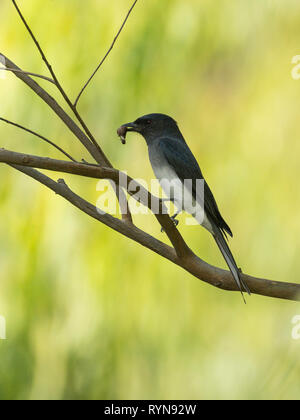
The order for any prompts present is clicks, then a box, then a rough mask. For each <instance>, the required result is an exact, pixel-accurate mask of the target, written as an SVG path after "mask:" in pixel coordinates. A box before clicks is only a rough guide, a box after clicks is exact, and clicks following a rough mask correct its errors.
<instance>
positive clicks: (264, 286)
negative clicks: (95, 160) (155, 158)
mask: <svg viewBox="0 0 300 420" xmlns="http://www.w3.org/2000/svg"><path fill="white" fill-rule="evenodd" d="M0 162H3V163H7V164H9V165H11V166H13V167H14V168H15V169H17V170H19V171H21V172H23V173H25V174H27V175H29V176H31V177H32V178H34V179H36V180H37V181H39V182H41V183H42V184H44V185H46V186H47V187H48V188H50V189H51V190H52V191H54V192H56V193H57V194H59V195H61V196H62V197H64V198H65V199H66V200H68V201H69V202H70V203H71V204H73V205H74V206H76V207H77V208H78V209H80V210H81V211H83V212H84V213H86V214H88V215H89V216H91V217H93V218H94V219H97V220H99V221H100V222H102V223H104V224H105V225H107V226H109V227H110V228H112V229H114V230H115V231H117V232H119V233H121V234H122V235H124V236H126V237H128V238H130V239H132V240H134V241H135V242H137V243H139V244H141V245H143V246H144V247H146V248H148V249H150V250H152V251H154V252H156V253H157V254H159V255H161V256H162V257H164V258H166V259H168V260H169V261H171V262H173V263H174V264H177V265H178V266H180V267H182V268H183V269H184V270H186V271H188V272H189V273H190V274H192V275H193V276H194V277H197V278H198V279H200V280H202V281H204V282H206V283H209V284H210V285H212V286H215V287H218V288H220V289H222V290H227V291H238V290H237V286H236V284H235V281H234V279H233V277H232V274H231V273H230V272H229V271H227V270H223V269H220V268H218V267H214V266H212V265H210V264H208V263H206V262H205V261H203V260H202V259H200V258H199V257H197V256H196V255H195V254H194V253H193V252H192V251H190V250H189V251H188V252H186V253H184V255H183V256H179V255H178V254H176V252H175V250H174V249H173V248H171V247H170V246H168V245H166V244H164V243H163V242H161V241H159V240H157V239H155V238H153V237H152V236H151V235H148V234H147V233H145V232H143V231H142V230H140V229H138V228H137V227H135V226H130V225H128V224H125V223H123V222H122V221H120V220H119V219H116V218H115V217H113V216H110V215H108V214H101V213H99V212H98V211H97V208H96V207H95V206H93V205H92V204H91V203H88V202H87V201H85V200H84V199H83V198H81V197H80V196H78V195H77V194H75V193H74V192H72V191H71V190H70V189H69V188H68V187H67V186H66V184H65V183H64V182H62V181H60V182H58V183H57V182H55V181H53V180H52V179H51V178H49V177H47V176H46V175H44V174H41V173H40V172H38V171H36V170H35V169H32V168H31V166H35V167H38V168H40V169H47V170H53V171H61V172H66V173H72V174H76V175H81V176H85V177H86V176H88V177H91V178H100V179H101V178H108V179H112V180H113V181H115V182H116V180H117V179H118V178H119V174H120V173H119V171H116V170H115V169H111V168H100V167H97V166H94V165H88V164H80V163H73V162H64V161H59V160H54V159H49V158H41V157H38V156H31V155H25V154H21V153H15V152H10V151H7V150H3V149H1V150H0ZM20 165H21V166H20ZM130 182H131V178H128V185H129V183H130ZM136 185H137V186H139V184H138V183H136ZM140 187H141V188H143V187H142V186H140ZM142 196H144V194H142ZM149 198H151V199H153V197H152V196H151V194H150V193H148V200H147V204H146V205H147V206H149ZM160 201H161V200H160ZM156 216H158V215H156ZM159 217H160V218H158V217H157V218H158V220H159V222H160V223H161V225H162V226H163V227H164V228H165V230H166V231H167V233H168V234H169V235H170V232H171V231H173V233H174V232H178V230H177V229H176V227H175V226H174V225H173V223H172V221H171V220H170V218H169V217H168V216H167V215H164V214H160V215H159ZM174 235H175V233H174ZM176 235H177V234H176ZM169 237H170V236H169ZM180 237H181V235H180V234H179V232H178V236H173V238H172V239H173V241H174V240H175V238H176V240H180ZM176 240H175V245H176ZM182 241H183V239H182ZM183 242H184V241H183ZM172 243H173V242H172ZM241 276H242V278H243V280H244V281H245V282H247V284H248V286H249V288H250V290H251V292H252V293H253V294H258V295H263V296H268V297H273V298H280V299H287V300H294V301H300V284H296V283H284V282H277V281H271V280H266V279H261V278H257V277H252V276H249V275H246V274H243V273H241Z"/></svg>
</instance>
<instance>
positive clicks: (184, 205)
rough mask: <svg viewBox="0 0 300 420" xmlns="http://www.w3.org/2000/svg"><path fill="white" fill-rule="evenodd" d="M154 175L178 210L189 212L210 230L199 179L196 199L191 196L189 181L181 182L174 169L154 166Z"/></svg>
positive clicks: (202, 187) (202, 188)
mask: <svg viewBox="0 0 300 420" xmlns="http://www.w3.org/2000/svg"><path fill="white" fill-rule="evenodd" d="M154 172H155V175H156V177H157V179H158V180H159V183H160V185H161V187H162V189H163V191H164V193H165V195H166V196H167V197H168V198H169V199H170V200H171V201H174V204H175V206H176V207H177V209H178V211H183V210H184V211H186V212H187V213H189V214H191V215H192V216H193V217H194V218H195V219H196V220H197V222H198V223H199V224H200V225H202V226H203V227H205V228H206V229H207V230H209V231H210V232H212V227H211V224H210V222H209V220H208V219H207V216H206V214H205V212H204V184H203V183H202V181H200V180H199V188H197V201H196V200H195V199H194V198H193V195H192V192H191V191H192V189H191V188H189V186H190V187H191V183H190V185H189V182H188V181H186V184H183V183H182V182H181V180H180V179H179V178H178V177H177V175H176V173H175V171H173V170H172V169H171V168H170V167H168V166H160V167H156V168H155V170H154Z"/></svg>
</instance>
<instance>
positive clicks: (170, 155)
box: [157, 138, 232, 236]
mask: <svg viewBox="0 0 300 420" xmlns="http://www.w3.org/2000/svg"><path fill="white" fill-rule="evenodd" d="M157 147H158V148H159V149H160V151H161V152H162V153H163V155H164V157H165V159H166V160H167V162H168V163H169V165H170V166H171V167H172V168H173V169H174V171H175V173H176V174H177V176H178V178H179V179H180V180H181V181H184V180H185V179H191V180H192V181H193V183H192V185H193V195H194V198H196V180H197V179H204V178H203V175H202V172H201V169H200V167H199V165H198V162H197V161H196V159H195V157H194V155H193V153H192V152H191V150H190V149H189V147H188V146H187V144H186V143H183V142H181V141H180V140H178V139H172V138H162V139H160V140H159V142H158V145H157ZM204 211H205V214H206V216H207V217H208V219H209V221H210V222H211V223H212V224H213V225H214V226H215V227H216V228H219V229H220V230H221V231H222V232H223V233H224V234H226V232H227V233H228V234H229V235H230V236H232V232H231V230H230V227H229V226H228V225H227V223H226V222H225V220H224V219H223V217H222V216H221V213H220V211H219V209H218V206H217V203H216V200H215V198H214V196H213V194H212V192H211V190H210V188H209V186H208V184H207V182H206V181H205V180H204Z"/></svg>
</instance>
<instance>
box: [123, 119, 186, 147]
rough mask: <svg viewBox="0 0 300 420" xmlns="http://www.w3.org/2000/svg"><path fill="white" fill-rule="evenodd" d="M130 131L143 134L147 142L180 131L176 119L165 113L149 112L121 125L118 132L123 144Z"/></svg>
mask: <svg viewBox="0 0 300 420" xmlns="http://www.w3.org/2000/svg"><path fill="white" fill-rule="evenodd" d="M130 131H133V132H136V133H139V134H141V135H142V136H143V137H144V138H145V139H146V141H147V143H149V142H151V140H154V139H156V138H158V137H162V136H164V135H170V134H175V133H176V134H178V133H180V131H179V129H178V126H177V123H176V121H175V120H173V118H171V117H169V116H168V115H165V114H148V115H144V116H143V117H140V118H138V119H137V120H135V121H134V122H130V123H127V124H123V125H121V127H119V128H118V131H117V133H118V136H119V137H120V138H121V140H122V143H123V144H125V141H126V134H127V133H128V132H130Z"/></svg>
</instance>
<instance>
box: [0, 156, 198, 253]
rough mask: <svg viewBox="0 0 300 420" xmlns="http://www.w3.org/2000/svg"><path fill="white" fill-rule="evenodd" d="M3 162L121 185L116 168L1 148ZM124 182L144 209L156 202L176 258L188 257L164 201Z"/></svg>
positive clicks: (129, 182)
mask: <svg viewBox="0 0 300 420" xmlns="http://www.w3.org/2000/svg"><path fill="white" fill-rule="evenodd" d="M0 162H4V163H10V164H17V165H23V166H28V167H34V168H39V169H47V170H50V171H57V172H65V173H69V174H74V175H81V176H84V177H88V178H96V179H109V180H111V181H113V182H114V183H115V185H119V181H120V172H119V171H118V170H116V169H113V168H102V167H99V166H97V165H89V164H85V163H74V162H67V161H61V160H57V159H50V158H44V157H39V156H32V155H27V154H23V153H16V152H12V151H9V150H4V149H0ZM69 163H73V165H69ZM124 175H125V174H124ZM122 180H124V181H125V182H126V185H122V187H125V188H126V189H127V190H128V193H129V194H130V195H133V196H135V193H136V191H137V190H138V191H139V192H140V194H139V199H140V201H141V203H142V204H143V205H144V206H146V207H149V208H151V203H152V205H153V203H155V202H157V205H156V206H155V207H156V208H157V209H158V210H160V213H158V214H155V216H156V218H157V220H158V222H159V223H160V224H161V226H162V227H163V229H164V230H165V232H166V233H167V235H168V237H169V239H170V241H171V243H172V245H173V246H174V248H175V250H176V252H177V255H178V256H180V257H183V256H186V255H189V254H190V253H191V251H190V249H189V248H188V246H187V245H186V243H185V242H184V240H183V238H182V236H181V235H180V233H179V231H178V230H177V229H176V227H175V226H174V223H173V222H172V220H171V219H170V217H169V216H168V214H167V209H166V208H165V206H164V203H163V201H162V200H159V199H158V198H157V197H154V196H153V195H152V194H150V193H149V192H148V191H147V190H146V189H145V188H144V187H143V186H142V185H140V184H139V183H138V182H136V181H134V180H133V179H132V178H130V177H128V176H127V175H125V176H122Z"/></svg>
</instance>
